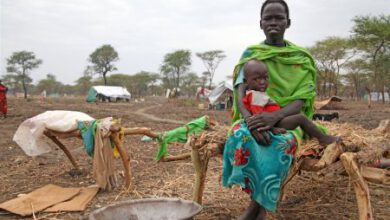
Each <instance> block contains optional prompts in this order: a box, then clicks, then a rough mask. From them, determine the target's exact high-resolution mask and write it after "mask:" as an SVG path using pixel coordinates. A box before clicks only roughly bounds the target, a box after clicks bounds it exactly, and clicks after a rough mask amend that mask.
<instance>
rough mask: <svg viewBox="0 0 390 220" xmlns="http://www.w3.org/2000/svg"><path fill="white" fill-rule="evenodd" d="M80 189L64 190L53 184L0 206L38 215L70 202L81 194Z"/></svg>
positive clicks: (12, 210) (8, 209)
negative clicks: (67, 201)
mask: <svg viewBox="0 0 390 220" xmlns="http://www.w3.org/2000/svg"><path fill="white" fill-rule="evenodd" d="M80 190H81V189H80V188H63V187H60V186H56V185H53V184H49V185H46V186H44V187H42V188H39V189H36V190H34V191H32V192H31V193H28V194H26V195H22V196H20V197H18V198H15V199H11V200H9V201H6V202H4V203H2V204H0V208H1V209H5V210H7V211H9V212H12V213H15V214H18V215H21V216H28V215H32V214H33V212H34V213H37V212H39V211H42V210H44V209H46V208H48V207H50V206H52V205H54V204H57V203H60V202H63V201H66V200H69V199H71V198H73V197H74V196H76V195H77V194H79V193H80Z"/></svg>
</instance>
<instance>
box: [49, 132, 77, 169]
mask: <svg viewBox="0 0 390 220" xmlns="http://www.w3.org/2000/svg"><path fill="white" fill-rule="evenodd" d="M44 134H45V135H46V137H48V138H50V139H51V140H52V141H53V142H54V143H55V144H57V146H58V147H59V148H60V149H61V150H62V151H64V153H65V155H66V156H67V157H68V158H69V160H70V162H71V163H72V165H73V166H74V168H76V169H77V170H78V169H79V166H78V165H77V163H76V161H75V159H74V158H73V156H72V154H71V153H70V152H69V150H68V149H67V148H66V147H65V145H63V144H62V143H61V142H60V141H59V140H58V139H57V137H56V136H54V135H52V134H51V132H50V131H45V132H44Z"/></svg>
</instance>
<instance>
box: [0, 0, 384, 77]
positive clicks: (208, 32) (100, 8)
mask: <svg viewBox="0 0 390 220" xmlns="http://www.w3.org/2000/svg"><path fill="white" fill-rule="evenodd" d="M0 2H1V16H0V19H1V20H0V23H1V25H0V35H1V42H0V46H1V48H0V51H1V55H0V58H1V66H0V75H3V74H5V68H6V58H7V57H9V56H10V55H11V54H12V53H13V52H15V51H21V50H27V51H33V52H34V53H35V54H36V56H37V57H38V58H40V59H42V60H43V64H42V65H41V66H40V67H39V68H38V69H35V70H33V71H32V72H31V77H32V78H33V79H34V83H36V82H37V81H38V80H40V79H42V78H45V76H46V74H48V73H52V74H54V75H56V76H57V79H58V80H60V81H62V82H64V83H67V84H73V83H74V81H75V80H76V79H78V78H79V77H80V76H82V74H83V71H84V69H85V67H86V66H87V65H88V62H87V58H88V56H89V54H91V53H92V52H93V51H94V50H95V49H96V48H97V47H100V46H101V45H103V44H111V45H112V46H113V47H114V48H115V50H116V51H117V52H118V53H119V57H120V61H118V62H117V64H116V65H117V67H118V71H116V73H126V74H135V73H137V72H139V71H141V70H145V71H151V72H159V67H160V65H161V63H162V61H163V57H164V55H165V54H166V53H170V52H173V51H175V50H178V49H188V50H191V51H192V54H193V55H192V71H194V72H196V73H198V74H199V75H200V73H202V72H203V71H205V69H204V66H203V64H202V62H201V61H200V60H199V58H197V57H196V56H195V53H196V52H204V51H208V50H216V49H219V50H223V51H225V54H226V55H227V58H226V59H225V60H224V61H222V63H221V64H220V66H219V67H218V69H217V71H216V76H215V82H219V81H222V80H225V79H226V76H227V75H231V73H232V70H233V67H234V65H235V63H236V62H237V61H238V59H239V57H240V55H241V53H242V51H243V50H244V49H245V47H246V46H248V45H250V44H254V43H258V42H260V41H262V40H264V35H263V33H262V32H261V30H260V29H259V8H260V3H261V2H262V1H259V0H245V1H243V0H0ZM287 2H288V3H289V6H290V17H291V20H292V25H291V27H290V29H289V30H287V32H286V39H288V40H290V41H292V42H294V43H296V44H299V45H301V46H312V45H313V44H314V43H315V42H316V41H319V40H322V39H324V38H326V37H328V36H341V37H347V36H349V35H350V31H351V28H352V26H353V23H352V21H351V19H352V18H353V17H354V16H356V15H380V14H390V1H389V0H287Z"/></svg>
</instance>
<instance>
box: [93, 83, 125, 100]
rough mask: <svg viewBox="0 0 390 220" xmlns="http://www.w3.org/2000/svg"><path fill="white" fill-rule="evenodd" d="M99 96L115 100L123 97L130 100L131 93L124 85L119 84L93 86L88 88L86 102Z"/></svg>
mask: <svg viewBox="0 0 390 220" xmlns="http://www.w3.org/2000/svg"><path fill="white" fill-rule="evenodd" d="M99 98H102V99H103V100H105V99H108V100H110V101H116V100H118V99H123V100H127V101H130V98H131V95H130V93H129V91H127V89H126V88H125V87H120V86H93V87H91V88H90V89H89V91H88V95H87V102H96V101H97V100H98V99H99Z"/></svg>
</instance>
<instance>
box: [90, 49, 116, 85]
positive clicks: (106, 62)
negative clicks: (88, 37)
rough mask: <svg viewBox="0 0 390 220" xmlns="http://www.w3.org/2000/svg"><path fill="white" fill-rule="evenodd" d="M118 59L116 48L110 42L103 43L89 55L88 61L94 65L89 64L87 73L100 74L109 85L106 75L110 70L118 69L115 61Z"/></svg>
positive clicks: (105, 83)
mask: <svg viewBox="0 0 390 220" xmlns="http://www.w3.org/2000/svg"><path fill="white" fill-rule="evenodd" d="M118 60H119V56H118V53H117V52H116V51H115V49H114V48H113V47H112V46H111V45H109V44H106V45H103V46H101V47H99V48H97V49H96V50H95V51H94V52H93V53H91V54H90V55H89V59H88V61H89V62H91V63H92V64H93V65H92V66H87V68H86V70H85V73H90V72H93V73H97V74H100V75H101V76H102V77H103V79H104V85H107V79H106V75H107V73H108V72H111V71H114V70H117V68H116V67H115V65H114V64H113V63H114V62H116V61H118Z"/></svg>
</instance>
